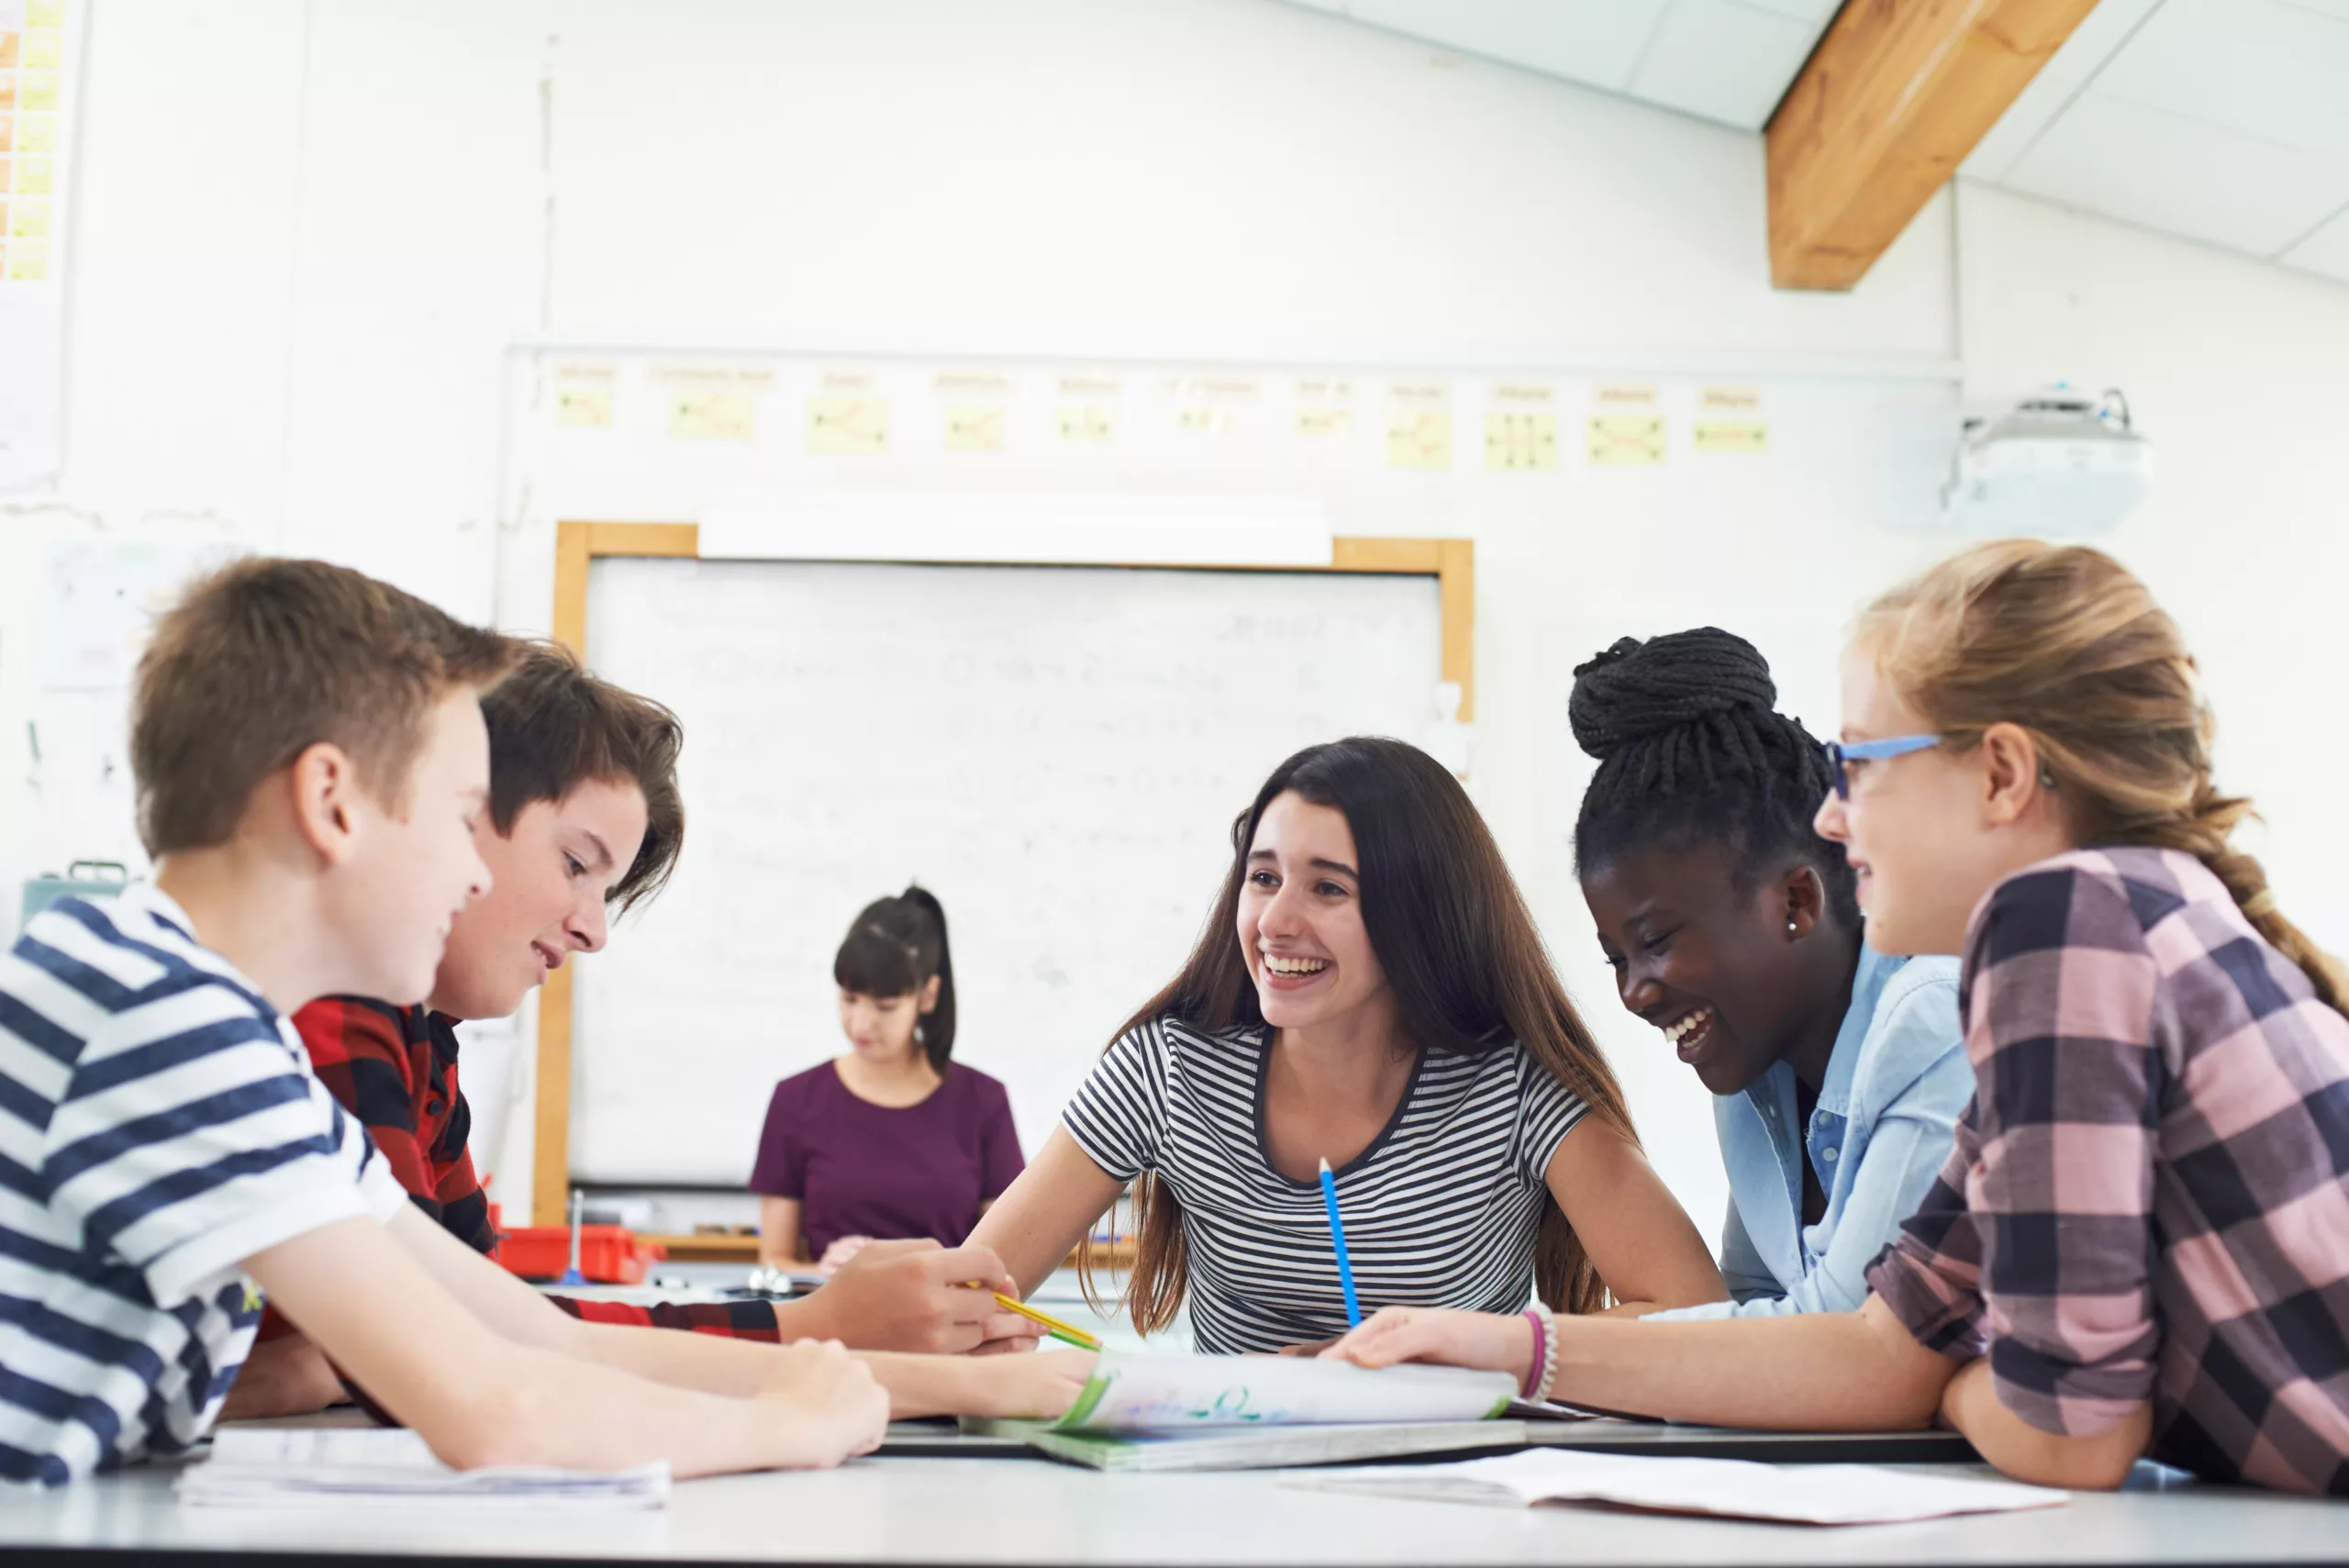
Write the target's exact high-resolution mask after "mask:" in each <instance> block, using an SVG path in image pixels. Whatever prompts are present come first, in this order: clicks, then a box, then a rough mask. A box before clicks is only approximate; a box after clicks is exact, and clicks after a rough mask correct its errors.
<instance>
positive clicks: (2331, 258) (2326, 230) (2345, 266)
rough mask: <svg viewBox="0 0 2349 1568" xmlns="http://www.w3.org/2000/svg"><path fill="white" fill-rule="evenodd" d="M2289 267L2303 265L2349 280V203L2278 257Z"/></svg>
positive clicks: (2331, 276)
mask: <svg viewBox="0 0 2349 1568" xmlns="http://www.w3.org/2000/svg"><path fill="white" fill-rule="evenodd" d="M2277 261H2281V262H2283V263H2284V264H2285V265H2286V266H2288V267H2302V268H2305V269H2307V270H2308V271H2310V272H2321V273H2323V274H2324V275H2325V276H2326V277H2328V278H2339V279H2340V280H2341V281H2342V282H2343V283H2345V284H2349V206H2344V207H2343V208H2342V209H2341V211H2339V212H2337V213H2334V214H2333V215H2332V222H2330V223H2328V224H2326V225H2325V226H2324V227H2323V228H2320V229H2318V230H2317V231H2316V232H2315V233H2314V234H2311V235H2310V236H2309V237H2308V238H2307V239H2304V240H2302V241H2301V242H2300V243H2299V244H2298V245H2295V246H2293V247H2292V248H2291V249H2290V250H2287V251H2285V252H2284V253H2283V254H2282V255H2281V256H2278V257H2277Z"/></svg>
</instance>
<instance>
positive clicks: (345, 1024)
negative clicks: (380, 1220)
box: [294, 996, 781, 1344]
mask: <svg viewBox="0 0 2349 1568" xmlns="http://www.w3.org/2000/svg"><path fill="white" fill-rule="evenodd" d="M294 1027H295V1029H296V1030H298V1031H299V1032H300V1034H301V1036H302V1043H303V1044H304V1045H305V1046H306V1047H307V1048H308V1050H309V1052H310V1066H311V1068H312V1069H313V1070H314V1071H315V1072H317V1075H318V1081H319V1082H320V1083H322V1084H326V1086H327V1089H328V1092H329V1093H330V1094H332V1095H334V1097H335V1098H336V1099H337V1100H339V1101H340V1102H341V1103H342V1106H343V1108H344V1109H345V1110H348V1111H349V1112H351V1115H353V1116H355V1117H357V1118H359V1119H360V1121H361V1122H362V1123H363V1124H364V1125H365V1127H366V1129H367V1134H368V1136H369V1137H371V1138H373V1140H375V1147H376V1148H377V1149H379V1150H381V1151H383V1155H384V1160H385V1162H388V1163H389V1164H390V1166H391V1168H392V1173H393V1174H395V1175H396V1176H397V1177H399V1179H400V1185H402V1186H404V1187H406V1189H407V1194H408V1196H409V1198H410V1199H412V1200H413V1201H414V1202H415V1204H416V1206H417V1207H418V1208H420V1209H422V1210H424V1212H425V1213H427V1214H429V1215H430V1216H431V1217H432V1218H435V1219H437V1220H439V1221H440V1224H441V1226H442V1228H443V1229H446V1230H448V1231H449V1232H450V1233H451V1235H453V1236H455V1237H456V1238H457V1239H458V1240H462V1241H463V1242H464V1243H466V1245H468V1246H470V1247H472V1248H473V1250H474V1251H481V1252H486V1251H489V1250H490V1249H491V1248H493V1247H495V1246H496V1245H497V1237H496V1234H495V1232H494V1231H492V1230H491V1229H490V1227H489V1203H488V1200H487V1199H486V1198H484V1196H483V1195H482V1190H481V1181H480V1178H479V1177H477V1176H476V1175H475V1174H474V1173H473V1155H472V1154H471V1153H470V1152H468V1151H467V1150H466V1148H465V1140H466V1139H467V1138H468V1137H469V1136H470V1135H471V1133H472V1131H473V1112H472V1110H471V1108H470V1107H468V1106H466V1104H465V1095H464V1091H463V1090H462V1089H460V1088H459V1087H458V1086H457V1030H456V1020H454V1019H453V1018H449V1017H447V1016H446V1015H444V1014H440V1013H436V1012H433V1011H432V1010H431V1009H430V1008H429V1007H395V1006H391V1005H389V1004H388V1003H384V1002H375V1001H370V1000H368V999H367V998H365V997H362V996H331V997H328V998H327V999H326V1000H324V1001H318V1002H313V1003H311V1004H310V1005H309V1006H306V1007H304V1008H303V1009H301V1010H300V1011H299V1012H297V1013H295V1015H294ZM550 1299H551V1300H552V1301H553V1302H554V1304H555V1305H556V1306H557V1307H562V1309H563V1310H564V1311H565V1312H568V1313H570V1314H571V1315H572V1316H573V1318H584V1319H586V1320H587V1321H588V1322H590V1323H623V1324H632V1325H635V1326H637V1327H639V1328H654V1329H688V1330H691V1331H692V1332H695V1333H700V1334H717V1335H720V1336H722V1337H724V1338H726V1339H731V1340H765V1341H766V1342H767V1343H769V1344H773V1343H774V1342H775V1341H776V1340H779V1339H780V1338H781V1335H780V1334H778V1333H777V1331H776V1329H775V1323H774V1307H773V1306H771V1305H770V1304H768V1303H766V1302H763V1301H712V1302H692V1303H676V1302H665V1301H664V1302H659V1303H656V1304H654V1305H652V1306H651V1307H636V1306H631V1305H629V1304H628V1303H626V1302H619V1301H573V1300H572V1299H571V1298H569V1297H567V1296H553V1297H551V1298H550Z"/></svg>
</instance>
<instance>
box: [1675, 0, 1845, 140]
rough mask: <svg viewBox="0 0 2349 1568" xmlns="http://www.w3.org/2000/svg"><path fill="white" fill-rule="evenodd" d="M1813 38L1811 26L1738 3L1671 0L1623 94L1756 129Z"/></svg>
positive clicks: (1814, 29)
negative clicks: (1626, 90)
mask: <svg viewBox="0 0 2349 1568" xmlns="http://www.w3.org/2000/svg"><path fill="white" fill-rule="evenodd" d="M1819 32H1820V28H1819V27H1818V25H1817V24H1814V23H1809V22H1798V21H1796V20H1794V19H1793V18H1792V17H1782V16H1779V15H1777V14H1776V12H1772V11H1763V10H1757V9H1755V8H1754V7H1753V6H1746V5H1741V4H1739V3H1738V0H1673V6H1672V9H1671V10H1669V11H1667V12H1665V13H1664V25H1663V26H1662V27H1660V28H1657V29H1656V34H1655V40H1654V41H1653V43H1651V44H1650V45H1649V46H1648V52H1647V58H1646V59H1644V60H1642V61H1641V62H1640V69H1639V72H1638V73H1637V74H1636V75H1634V76H1633V77H1632V78H1631V96H1633V97H1635V98H1644V99H1646V100H1647V101H1648V102H1649V103H1652V104H1661V105H1663V106H1664V107H1665V108H1668V109H1678V110H1680V111H1682V112H1683V113H1685V114H1691V115H1697V116H1699V117H1703V118H1705V119H1709V120H1719V121H1720V122H1721V123H1723V124H1724V125H1733V126H1736V127H1737V128H1739V129H1741V130H1759V129H1761V128H1762V122H1763V121H1765V120H1766V119H1768V118H1769V117H1770V111H1771V110H1772V109H1775V108H1776V107H1777V106H1778V100H1779V98H1780V97H1782V96H1783V95H1785V93H1786V90H1787V83H1790V82H1792V81H1793V80H1794V79H1795V72H1798V71H1799V70H1800V69H1802V62H1803V61H1805V60H1806V59H1808V58H1809V55H1810V46H1811V45H1812V43H1814V42H1815V41H1817V39H1818V37H1819Z"/></svg>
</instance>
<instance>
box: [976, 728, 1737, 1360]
mask: <svg viewBox="0 0 2349 1568" xmlns="http://www.w3.org/2000/svg"><path fill="white" fill-rule="evenodd" d="M1325 1159H1326V1160H1327V1161H1328V1162H1330V1167H1331V1169H1332V1170H1333V1171H1334V1172H1335V1173H1336V1180H1337V1188H1338V1194H1339V1200H1340V1204H1341V1211H1342V1214H1343V1219H1344V1225H1345V1231H1346V1241H1347V1250H1348V1252H1349V1254H1350V1256H1351V1260H1352V1263H1353V1273H1354V1279H1355V1284H1356V1286H1357V1290H1358V1294H1359V1296H1360V1297H1361V1300H1362V1302H1363V1305H1364V1307H1365V1308H1373V1307H1382V1306H1388V1305H1397V1304H1416V1305H1420V1306H1437V1305H1448V1306H1453V1307H1474V1308H1475V1309H1478V1310H1485V1311H1512V1310H1515V1309H1517V1308H1519V1307H1524V1306H1525V1305H1526V1303H1527V1301H1528V1299H1529V1297H1530V1296H1532V1295H1533V1294H1534V1292H1535V1291H1536V1290H1537V1289H1538V1291H1539V1293H1540V1295H1541V1297H1542V1300H1543V1301H1545V1302H1548V1303H1551V1304H1552V1305H1553V1306H1555V1307H1558V1308H1560V1309H1562V1310H1571V1311H1583V1312H1587V1311H1595V1310H1598V1309H1599V1308H1600V1307H1603V1306H1604V1305H1605V1303H1606V1300H1607V1298H1608V1297H1609V1296H1613V1297H1615V1298H1617V1299H1619V1300H1621V1301H1624V1302H1627V1303H1631V1304H1635V1305H1637V1306H1638V1307H1642V1308H1645V1309H1653V1308H1654V1307H1676V1306H1684V1305H1688V1304H1691V1303H1695V1302H1700V1301H1708V1300H1712V1299H1716V1298H1718V1297H1720V1296H1722V1295H1723V1294H1724V1293H1723V1290H1722V1286H1721V1280H1720V1273H1719V1272H1718V1271H1717V1270H1716V1269H1715V1268H1714V1266H1713V1262H1712V1259H1711V1258H1710V1257H1709V1255H1708V1254H1707V1252H1706V1251H1705V1245H1704V1242H1703V1240H1701V1239H1700V1238H1699V1237H1698V1233H1697V1230H1696V1228H1695V1227H1694V1226H1693V1225H1691V1224H1690V1223H1689V1221H1688V1217H1687V1215H1686V1214H1684V1213H1683V1212H1682V1211H1681V1209H1680V1207H1679V1205H1678V1204H1676V1203H1675V1202H1674V1201H1673V1198H1672V1195H1671V1194H1670V1193H1668V1192H1667V1191H1666V1190H1665V1189H1664V1184H1663V1183H1662V1182H1661V1181H1660V1180H1659V1179H1658V1178H1657V1177H1656V1175H1655V1173H1654V1172H1653V1170H1651V1169H1650V1168H1649V1166H1648V1163H1647V1162H1646V1160H1645V1159H1644V1158H1643V1157H1642V1154H1641V1152H1640V1148H1639V1144H1638V1142H1637V1141H1636V1140H1634V1138H1633V1137H1632V1134H1631V1118H1630V1117H1629V1115H1628V1114H1627V1113H1626V1112H1625V1110H1624V1107H1623V1096H1622V1092H1621V1090H1620V1088H1619V1087H1618V1086H1617V1084H1616V1082H1615V1078H1614V1075H1613V1073H1610V1072H1609V1070H1608V1067H1607V1064H1606V1062H1605V1060H1604V1059H1603V1058H1602V1057H1601V1056H1600V1055H1599V1052H1598V1046H1597V1044H1596V1042H1594V1041H1593V1040H1592V1039H1591V1036H1590V1033H1589V1031H1588V1030H1587V1029H1586V1028H1585V1027H1584V1025H1583V1022H1582V1019H1581V1018H1579V1017H1577V1016H1576V1015H1575V1009H1574V1006H1573V1005H1572V1004H1571V1003H1570V1002H1569V1001H1568V1000H1567V999H1566V994H1565V991H1564V988H1563V987H1562V986H1561V985H1560V984H1559V983H1558V980H1557V977H1556V975H1555V974H1554V973H1553V972H1552V969H1551V966H1550V962H1549V958H1548V955H1547V954H1546V953H1545V952H1544V951H1542V942H1541V939H1540V937H1539V936H1538V935H1537V934H1536V932H1535V929H1534V926H1533V921H1532V917H1531V915H1530V913H1529V912H1528V911H1527V909H1526V907H1525V904H1524V900H1523V899H1522V897H1520V895H1519V893H1518V889H1517V884H1516V883H1515V882H1514V881H1513V880H1512V879H1511V878H1510V876H1509V873H1508V867H1507V866H1506V865H1505V864H1504V863H1503V862H1502V860H1501V856H1500V851H1499V849H1498V848H1497V846H1496V845H1495V844H1494V842H1493V839H1492V835H1491V834H1490V832H1488V831H1487V830H1486V827H1485V824H1484V820H1483V819H1482V818H1481V817H1478V816H1477V814H1476V809H1475V806H1473V805H1471V804H1470V802H1469V800H1468V796H1467V795H1466V794H1465V792H1464V791H1463V790H1462V789H1461V787H1460V784H1459V782H1458V781H1457V780H1455V779H1454V778H1453V776H1452V774H1451V773H1449V772H1447V771H1446V770H1445V769H1444V768H1443V767H1442V765H1441V764H1439V763H1438V762H1435V761H1434V760H1433V759H1431V758H1430V757H1429V756H1428V755H1427V754H1426V753H1424V752H1422V751H1419V750H1417V749H1416V748H1413V747H1410V746H1408V745H1405V744H1403V743H1402V742H1400V741H1397V740H1376V739H1363V738H1356V739H1353V740H1339V741H1333V742H1330V744H1327V745H1321V746H1313V747H1308V749H1306V750H1305V751H1299V752H1298V753H1297V755H1295V756H1293V757H1291V758H1290V759H1288V761H1286V762H1283V763H1282V764H1281V765H1280V767H1279V768H1277V769H1276V770H1275V772H1274V773H1273V775H1272V777H1271V778H1269V779H1267V780H1266V781H1265V782H1264V787H1263V788H1262V789H1260V790H1259V791H1257V794H1256V798H1255V800H1254V801H1253V803H1252V804H1251V805H1250V806H1249V807H1248V809H1247V810H1246V811H1245V812H1243V813H1241V816H1240V818H1239V820H1238V821H1237V822H1236V823H1235V824H1234V826H1233V829H1232V862H1231V869H1230V873H1229V874H1228V875H1227V876H1226V878H1225V881H1224V886H1223V891H1222V894H1221V895H1220V897H1219V899H1218V901H1217V904H1216V908H1215V913H1214V914H1213V915H1212V916H1211V917H1209V919H1208V925H1207V928H1206V929H1205V930H1204V932H1203V933H1202V935H1201V937H1200V939H1199V943H1198V946H1197V949H1196V950H1195V951H1193V952H1192V954H1191V957H1190V960H1189V962H1186V964H1185V965H1184V966H1183V969H1182V972H1181V973H1179V974H1177V975H1176V976H1175V979H1174V980H1173V982H1172V983H1170V984H1168V985H1167V986H1166V988H1165V989H1164V990H1163V991H1161V992H1160V993H1159V994H1158V995H1156V996H1153V997H1152V998H1151V999H1150V1000H1149V1001H1148V1002H1147V1003H1145V1004H1143V1006H1141V1008H1140V1009H1139V1010H1138V1011H1137V1012H1136V1013H1135V1014H1134V1016H1133V1017H1132V1018H1130V1020H1129V1021H1128V1022H1127V1024H1126V1026H1125V1027H1124V1028H1123V1029H1120V1030H1119V1034H1118V1038H1117V1040H1116V1041H1115V1042H1114V1043H1113V1044H1112V1045H1111V1046H1110V1047H1109V1050H1108V1053H1107V1054H1106V1055H1105V1056H1104V1057H1103V1059H1102V1061H1101V1062H1100V1064H1099V1065H1098V1066H1097V1067H1096V1068H1095V1070H1094V1072H1093V1074H1092V1076H1091V1077H1090V1078H1089V1079H1088V1080H1087V1081H1086V1083H1085V1086H1084V1088H1083V1089H1081V1090H1080V1091H1079V1092H1078V1094H1077V1096H1076V1098H1075V1099H1074V1101H1073V1102H1072V1103H1071V1104H1070V1106H1069V1107H1068V1109H1067V1111H1066V1113H1065V1115H1064V1118H1063V1125H1062V1126H1061V1127H1060V1128H1058V1129H1054V1131H1053V1133H1052V1137H1051V1139H1050V1140H1048V1141H1047V1142H1046V1144H1045V1146H1044V1148H1043V1150H1042V1151H1041V1152H1040V1153H1039V1154H1038V1156H1037V1159H1036V1163H1035V1164H1034V1165H1032V1166H1031V1167H1030V1169H1029V1171H1028V1173H1026V1174H1025V1175H1023V1176H1022V1177H1021V1178H1020V1179H1019V1181H1018V1182H1017V1183H1015V1184H1013V1185H1012V1188H1011V1190H1010V1191H1009V1192H1008V1193H1007V1194H1005V1195H1004V1197H1003V1200H1002V1201H1001V1202H1000V1203H998V1204H997V1205H996V1207H995V1208H994V1209H993V1210H992V1211H991V1212H990V1213H989V1214H988V1215H987V1217H986V1218H985V1220H984V1221H982V1222H981V1224H980V1226H979V1228H978V1229H977V1230H976V1231H975V1232H974V1234H973V1237H972V1240H974V1242H975V1243H978V1244H981V1245H985V1246H987V1247H990V1248H992V1249H993V1250H994V1251H996V1255H997V1256H999V1257H1001V1258H1002V1259H1003V1261H1004V1264H1005V1266H1006V1267H1007V1268H1008V1270H1009V1271H1010V1272H1011V1273H1012V1274H1013V1275H1014V1276H1015V1277H1016V1278H1017V1279H1018V1280H1019V1283H1020V1285H1021V1287H1022V1288H1023V1289H1033V1288H1034V1287H1035V1286H1036V1284H1038V1283H1039V1282H1040V1281H1041V1279H1042V1278H1043V1277H1044V1276H1045V1275H1046V1274H1047V1273H1051V1271H1052V1268H1053V1267H1054V1265H1056V1264H1057V1263H1058V1262H1060V1261H1061V1260H1062V1259H1063V1257H1065V1256H1066V1255H1067V1254H1068V1251H1069V1250H1070V1249H1071V1248H1072V1247H1074V1246H1075V1245H1076V1244H1077V1243H1078V1242H1079V1241H1080V1240H1083V1239H1085V1237H1086V1236H1087V1234H1088V1232H1089V1231H1090V1229H1092V1226H1093V1223H1094V1221H1095V1220H1096V1219H1097V1218H1098V1217H1099V1216H1100V1214H1101V1213H1102V1211H1103V1210H1105V1209H1106V1208H1108V1207H1109V1205H1110V1203H1111V1202H1112V1201H1113V1200H1114V1199H1115V1198H1116V1197H1117V1195H1118V1193H1119V1189H1120V1188H1121V1187H1123V1186H1124V1185H1125V1184H1127V1183H1128V1182H1129V1181H1131V1182H1132V1183H1133V1184H1134V1194H1135V1200H1136V1210H1137V1219H1138V1223H1139V1229H1140V1231H1141V1236H1140V1242H1139V1247H1140V1254H1139V1257H1138V1259H1137V1261H1136V1262H1135V1265H1134V1269H1133V1273H1132V1275H1131V1278H1130V1283H1129V1285H1128V1290H1127V1297H1128V1307H1129V1309H1130V1314H1131V1316H1132V1318H1133V1322H1134V1326H1135V1328H1136V1329H1139V1330H1140V1331H1141V1332H1143V1333H1150V1332H1152V1331H1155V1330H1157V1329H1163V1328H1165V1327H1167V1326H1168V1325H1169V1324H1171V1323H1172V1322H1173V1321H1174V1318H1175V1313H1176V1311H1177V1309H1178V1308H1179V1307H1181V1305H1182V1304H1183V1303H1184V1301H1185V1300H1186V1297H1187V1299H1188V1302H1189V1307H1190V1321H1191V1328H1192V1332H1193V1337H1194V1340H1195V1342H1196V1343H1197V1348H1198V1349H1200V1350H1202V1351H1274V1350H1279V1349H1282V1348H1284V1347H1286V1346H1290V1345H1295V1344H1300V1343H1307V1342H1311V1341H1314V1340H1323V1339H1326V1338H1329V1337H1330V1336H1332V1335H1335V1334H1339V1333H1341V1332H1343V1331H1344V1329H1345V1327H1346V1315H1345V1310H1344V1306H1343V1298H1342V1295H1341V1289H1340V1285H1339V1279H1338V1273H1337V1262H1336V1253H1335V1249H1334V1246H1333V1244H1332V1240H1331V1236H1330V1223H1329V1219H1328V1217H1327V1215H1326V1213H1325V1211H1324V1208H1323V1205H1322V1198H1321V1190H1320V1187H1319V1182H1318V1179H1317V1173H1318V1167H1319V1162H1321V1161H1323V1160H1325Z"/></svg>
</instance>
